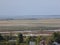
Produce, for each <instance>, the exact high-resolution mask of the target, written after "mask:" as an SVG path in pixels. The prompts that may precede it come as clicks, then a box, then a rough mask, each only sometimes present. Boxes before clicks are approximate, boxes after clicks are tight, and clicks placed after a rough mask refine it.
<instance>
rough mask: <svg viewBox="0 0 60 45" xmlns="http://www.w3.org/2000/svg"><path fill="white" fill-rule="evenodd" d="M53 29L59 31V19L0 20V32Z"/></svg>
mask: <svg viewBox="0 0 60 45" xmlns="http://www.w3.org/2000/svg"><path fill="white" fill-rule="evenodd" d="M55 29H60V19H37V20H28V19H26V20H0V31H5V30H55Z"/></svg>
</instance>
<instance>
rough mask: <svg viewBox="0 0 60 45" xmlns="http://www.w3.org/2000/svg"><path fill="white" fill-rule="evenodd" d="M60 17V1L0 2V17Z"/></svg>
mask: <svg viewBox="0 0 60 45" xmlns="http://www.w3.org/2000/svg"><path fill="white" fill-rule="evenodd" d="M19 15H60V0H0V16H19Z"/></svg>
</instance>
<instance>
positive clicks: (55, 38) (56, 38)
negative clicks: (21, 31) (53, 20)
mask: <svg viewBox="0 0 60 45" xmlns="http://www.w3.org/2000/svg"><path fill="white" fill-rule="evenodd" d="M53 41H56V42H58V43H60V33H58V32H55V33H53Z"/></svg>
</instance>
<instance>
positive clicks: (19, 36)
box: [18, 33, 23, 43]
mask: <svg viewBox="0 0 60 45" xmlns="http://www.w3.org/2000/svg"><path fill="white" fill-rule="evenodd" d="M18 40H19V43H23V35H22V34H21V33H19V34H18Z"/></svg>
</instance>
